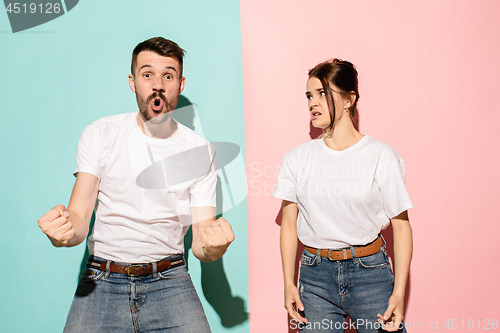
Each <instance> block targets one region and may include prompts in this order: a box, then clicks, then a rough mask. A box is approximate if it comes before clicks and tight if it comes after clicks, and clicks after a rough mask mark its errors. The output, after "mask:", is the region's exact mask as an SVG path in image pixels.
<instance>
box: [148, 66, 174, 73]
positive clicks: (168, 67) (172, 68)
mask: <svg viewBox="0 0 500 333" xmlns="http://www.w3.org/2000/svg"><path fill="white" fill-rule="evenodd" d="M150 67H153V66H151V65H148V64H146V65H142V66H141V68H139V71H140V70H141V69H143V68H150ZM165 68H166V69H171V70H173V71H174V72H176V73H177V69H176V68H175V67H172V66H166V67H165Z"/></svg>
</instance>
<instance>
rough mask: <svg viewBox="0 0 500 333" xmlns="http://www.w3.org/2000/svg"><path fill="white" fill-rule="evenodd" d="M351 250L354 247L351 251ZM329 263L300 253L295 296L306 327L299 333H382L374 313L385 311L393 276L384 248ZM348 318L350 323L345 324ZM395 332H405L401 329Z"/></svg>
mask: <svg viewBox="0 0 500 333" xmlns="http://www.w3.org/2000/svg"><path fill="white" fill-rule="evenodd" d="M351 249H354V248H351ZM351 252H352V254H353V258H352V259H348V260H336V261H330V260H328V259H326V258H323V257H320V256H318V255H315V254H312V253H310V252H308V251H306V250H304V252H303V253H302V257H301V268H300V279H299V282H300V286H299V293H300V298H301V301H302V303H303V304H304V317H305V318H307V320H308V321H309V323H308V324H304V325H296V326H297V327H300V328H301V331H303V332H344V329H345V328H347V327H350V328H355V329H356V331H357V332H359V333H361V332H362V333H368V332H370V333H372V332H385V331H383V330H382V329H381V328H380V324H379V323H378V322H377V319H378V317H377V314H378V313H380V314H381V315H383V314H384V313H385V311H386V310H387V305H388V301H389V297H391V295H392V291H393V289H394V276H393V274H392V270H391V266H390V264H389V259H388V257H387V253H386V252H385V247H382V250H381V251H380V252H379V253H376V254H373V255H370V256H366V257H361V258H357V257H355V253H354V251H351ZM348 315H349V317H351V324H349V323H348V322H347V321H346V318H347V316H348ZM398 332H406V330H405V329H404V327H403V329H402V330H399V331H398Z"/></svg>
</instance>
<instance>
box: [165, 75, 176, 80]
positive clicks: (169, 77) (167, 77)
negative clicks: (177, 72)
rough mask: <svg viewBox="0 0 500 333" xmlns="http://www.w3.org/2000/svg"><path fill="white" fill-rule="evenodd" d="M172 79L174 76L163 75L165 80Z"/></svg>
mask: <svg viewBox="0 0 500 333" xmlns="http://www.w3.org/2000/svg"><path fill="white" fill-rule="evenodd" d="M173 78H174V76H173V75H172V74H167V75H165V79H167V80H172V79H173Z"/></svg>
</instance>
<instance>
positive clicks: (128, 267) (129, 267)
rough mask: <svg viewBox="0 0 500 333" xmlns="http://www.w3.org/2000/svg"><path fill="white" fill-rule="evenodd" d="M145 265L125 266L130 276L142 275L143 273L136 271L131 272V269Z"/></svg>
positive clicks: (126, 272)
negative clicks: (135, 272) (136, 272)
mask: <svg viewBox="0 0 500 333" xmlns="http://www.w3.org/2000/svg"><path fill="white" fill-rule="evenodd" d="M142 266H143V265H129V266H127V267H125V274H127V275H128V276H140V275H141V274H134V273H130V269H131V268H132V269H134V268H140V267H142Z"/></svg>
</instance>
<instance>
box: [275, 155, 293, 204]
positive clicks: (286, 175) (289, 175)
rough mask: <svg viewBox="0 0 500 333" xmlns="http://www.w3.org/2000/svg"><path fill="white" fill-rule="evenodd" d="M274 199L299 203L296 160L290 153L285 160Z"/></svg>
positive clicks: (279, 174)
mask: <svg viewBox="0 0 500 333" xmlns="http://www.w3.org/2000/svg"><path fill="white" fill-rule="evenodd" d="M273 197H275V198H278V199H282V200H287V201H292V202H295V203H296V202H297V201H298V200H297V173H296V165H295V158H294V156H293V155H292V154H290V153H287V154H286V155H285V157H284V158H283V163H282V164H281V168H280V172H279V173H278V181H277V183H276V187H275V188H274V191H273Z"/></svg>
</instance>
